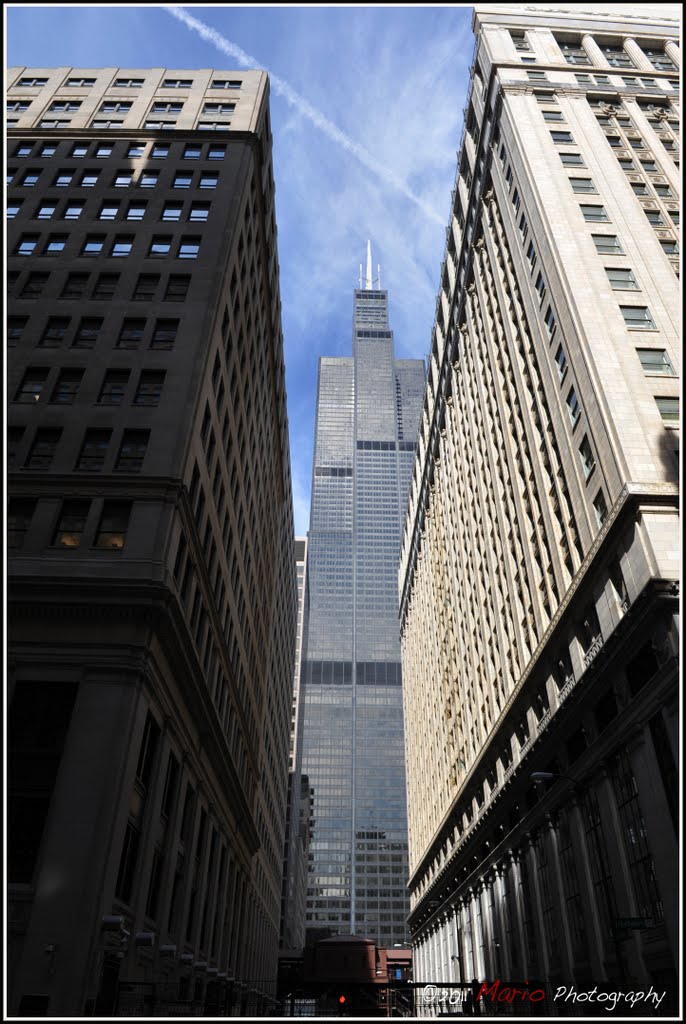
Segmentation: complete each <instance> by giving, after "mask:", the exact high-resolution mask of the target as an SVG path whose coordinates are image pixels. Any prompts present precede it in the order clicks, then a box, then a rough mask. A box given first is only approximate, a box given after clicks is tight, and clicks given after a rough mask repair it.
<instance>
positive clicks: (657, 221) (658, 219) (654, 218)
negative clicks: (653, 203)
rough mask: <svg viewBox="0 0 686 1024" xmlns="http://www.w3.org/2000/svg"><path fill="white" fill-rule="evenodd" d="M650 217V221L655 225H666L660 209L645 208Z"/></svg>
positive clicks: (647, 215)
mask: <svg viewBox="0 0 686 1024" xmlns="http://www.w3.org/2000/svg"><path fill="white" fill-rule="evenodd" d="M643 212H644V213H645V215H646V217H647V218H648V223H649V224H652V225H653V227H656V228H658V227H664V223H665V222H664V220H663V219H662V214H661V213H660V212H659V210H644V211H643Z"/></svg>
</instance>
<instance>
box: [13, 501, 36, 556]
mask: <svg viewBox="0 0 686 1024" xmlns="http://www.w3.org/2000/svg"><path fill="white" fill-rule="evenodd" d="M35 509H36V499H35V498H10V503H9V509H8V510H7V513H8V514H7V547H8V549H9V550H13V551H16V550H17V548H20V547H22V545H23V543H24V538H25V537H26V534H27V532H28V529H29V527H30V525H31V520H32V519H33V513H34V511H35Z"/></svg>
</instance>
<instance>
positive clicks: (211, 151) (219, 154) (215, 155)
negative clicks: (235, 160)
mask: <svg viewBox="0 0 686 1024" xmlns="http://www.w3.org/2000/svg"><path fill="white" fill-rule="evenodd" d="M225 156H226V146H219V145H217V144H216V143H210V145H209V148H208V150H207V159H208V160H223V159H224V157H225Z"/></svg>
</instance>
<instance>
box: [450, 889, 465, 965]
mask: <svg viewBox="0 0 686 1024" xmlns="http://www.w3.org/2000/svg"><path fill="white" fill-rule="evenodd" d="M459 913H460V911H459V906H454V907H451V908H450V919H449V920H450V932H451V937H452V942H451V949H452V952H451V960H450V979H451V981H462V954H461V951H460V930H459V921H458V916H459ZM452 957H457V959H456V960H453V959H452Z"/></svg>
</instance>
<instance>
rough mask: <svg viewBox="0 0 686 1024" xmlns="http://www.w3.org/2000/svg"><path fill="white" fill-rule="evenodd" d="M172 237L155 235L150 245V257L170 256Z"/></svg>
mask: <svg viewBox="0 0 686 1024" xmlns="http://www.w3.org/2000/svg"><path fill="white" fill-rule="evenodd" d="M171 243H172V239H171V235H154V236H153V239H152V242H151V243H150V249H149V251H148V256H154V257H161V256H168V255H169V253H170V252H171Z"/></svg>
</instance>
